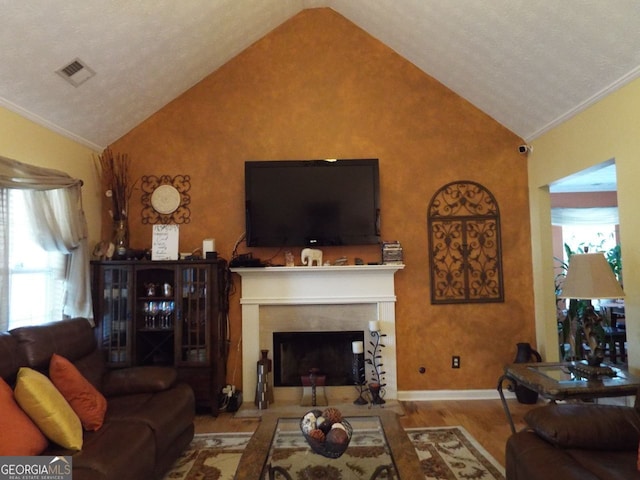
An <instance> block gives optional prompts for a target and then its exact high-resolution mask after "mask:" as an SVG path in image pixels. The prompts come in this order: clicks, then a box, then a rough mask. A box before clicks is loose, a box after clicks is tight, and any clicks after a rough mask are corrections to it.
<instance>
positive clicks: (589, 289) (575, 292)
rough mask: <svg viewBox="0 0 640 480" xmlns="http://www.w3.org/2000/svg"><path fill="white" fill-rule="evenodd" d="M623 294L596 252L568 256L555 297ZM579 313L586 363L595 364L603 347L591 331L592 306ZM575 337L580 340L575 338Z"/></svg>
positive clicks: (613, 295) (604, 297)
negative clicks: (586, 350) (562, 277)
mask: <svg viewBox="0 0 640 480" xmlns="http://www.w3.org/2000/svg"><path fill="white" fill-rule="evenodd" d="M622 297H624V291H623V290H622V287H621V286H620V284H619V283H618V281H617V280H616V277H615V275H614V274H613V271H612V270H611V267H610V266H609V264H608V263H607V260H606V259H605V258H604V254H603V253H602V252H600V253H580V254H574V255H572V256H571V258H570V260H569V268H568V270H567V275H566V277H565V280H564V283H563V284H562V293H561V294H560V295H558V298H566V299H576V300H589V301H590V300H593V299H616V298H622ZM590 308H591V310H590V311H589V312H587V313H586V314H585V315H583V319H582V320H583V328H584V331H585V336H586V337H587V342H588V343H589V347H590V348H591V352H590V353H589V355H588V356H587V363H588V364H589V365H590V366H599V365H600V362H601V361H602V360H603V358H604V355H603V349H602V346H601V345H600V342H599V341H598V338H597V335H596V333H595V332H594V331H593V327H594V326H595V325H594V319H596V318H597V317H596V315H595V313H594V312H593V308H592V307H590ZM576 341H580V340H579V339H576Z"/></svg>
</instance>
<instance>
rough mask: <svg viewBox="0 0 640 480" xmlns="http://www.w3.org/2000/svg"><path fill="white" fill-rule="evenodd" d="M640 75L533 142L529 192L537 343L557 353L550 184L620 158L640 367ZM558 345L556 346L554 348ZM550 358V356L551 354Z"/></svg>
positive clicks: (629, 309)
mask: <svg viewBox="0 0 640 480" xmlns="http://www.w3.org/2000/svg"><path fill="white" fill-rule="evenodd" d="M638 132H640V80H636V81H634V82H632V83H631V84H629V85H627V86H625V87H624V88H622V89H620V90H618V91H616V92H614V93H613V94H611V95H609V96H608V97H606V98H605V99H603V100H601V101H600V102H598V103H597V104H596V105H594V106H592V107H591V108H589V109H587V110H585V111H584V112H582V113H580V114H579V115H577V116H576V117H574V118H572V119H571V120H569V121H567V122H565V123H564V124H562V125H560V126H559V127H557V128H555V129H553V130H552V131H550V132H548V133H547V134H545V135H542V136H541V137H540V138H538V139H536V140H535V141H534V142H532V146H533V153H532V154H531V155H530V157H529V160H528V165H529V195H530V204H531V227H532V247H533V266H534V267H533V268H534V270H533V271H534V290H535V305H536V332H537V340H538V345H539V346H540V348H541V350H543V351H545V350H548V352H549V354H550V355H551V354H554V353H555V354H556V355H557V351H556V350H557V349H555V342H556V341H557V333H556V325H555V309H554V295H553V266H552V262H553V258H552V256H553V253H552V244H551V238H552V235H551V219H550V210H549V194H548V188H547V185H548V184H549V183H551V182H553V181H556V180H559V179H561V178H563V177H566V176H567V175H570V174H573V173H575V172H577V171H580V170H583V169H585V168H589V167H592V166H594V165H597V164H599V163H602V162H604V161H606V160H610V159H615V162H616V169H617V177H618V209H619V215H620V243H621V247H622V262H623V272H624V273H623V276H624V290H625V293H626V297H625V308H626V313H627V318H629V320H630V321H629V322H627V339H628V344H629V366H630V368H632V369H634V370H637V369H639V368H640V349H639V348H638V345H639V343H638V342H639V341H640V324H639V323H638V322H636V321H634V319H637V318H640V248H639V247H640V240H638V239H639V238H640V216H638V214H637V210H638V203H637V202H638V200H639V196H638V182H639V181H640V135H639V133H638ZM551 346H553V348H551ZM550 358H551V357H550Z"/></svg>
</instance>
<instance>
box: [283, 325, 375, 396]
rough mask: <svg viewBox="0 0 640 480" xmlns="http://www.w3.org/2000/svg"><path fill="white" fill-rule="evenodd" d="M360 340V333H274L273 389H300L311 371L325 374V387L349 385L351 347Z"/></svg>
mask: <svg viewBox="0 0 640 480" xmlns="http://www.w3.org/2000/svg"><path fill="white" fill-rule="evenodd" d="M363 340H364V332H363V331H344V332H343V331H340V332H274V333H273V364H274V368H273V383H274V386H276V387H295V386H301V385H302V380H301V377H302V376H306V375H309V371H310V370H311V369H312V368H317V369H318V370H319V373H318V375H325V377H326V378H325V385H327V386H340V385H353V384H354V378H353V373H352V371H351V370H352V367H351V364H352V361H353V350H352V346H351V344H352V342H355V341H363Z"/></svg>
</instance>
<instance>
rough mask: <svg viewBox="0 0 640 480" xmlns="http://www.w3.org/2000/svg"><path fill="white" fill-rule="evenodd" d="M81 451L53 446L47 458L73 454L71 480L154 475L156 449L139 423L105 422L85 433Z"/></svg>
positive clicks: (147, 430)
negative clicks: (96, 428)
mask: <svg viewBox="0 0 640 480" xmlns="http://www.w3.org/2000/svg"><path fill="white" fill-rule="evenodd" d="M84 437H85V440H84V445H83V446H82V450H81V451H79V452H70V451H69V450H65V449H62V448H59V447H56V446H55V445H52V446H51V447H50V448H48V449H47V450H46V451H45V454H46V455H72V456H73V459H72V460H73V480H114V479H117V480H141V479H151V478H159V477H157V476H155V475H154V469H155V461H156V459H155V456H156V446H155V440H154V438H153V432H152V431H151V429H150V428H148V427H147V426H145V425H144V424H140V423H133V422H129V423H126V422H114V423H111V422H105V424H104V426H103V427H102V428H101V429H100V430H97V431H95V432H85V434H84Z"/></svg>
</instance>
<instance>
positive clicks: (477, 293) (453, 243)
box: [427, 181, 504, 304]
mask: <svg viewBox="0 0 640 480" xmlns="http://www.w3.org/2000/svg"><path fill="white" fill-rule="evenodd" d="M427 224H428V231H429V263H430V265H429V266H430V273H431V303H434V304H444V303H482V302H503V301H504V287H503V279H502V248H501V237H500V211H499V209H498V204H497V202H496V200H495V198H494V196H493V195H492V194H491V192H489V190H487V189H486V188H485V187H483V186H482V185H480V184H479V183H476V182H471V181H458V182H452V183H449V184H447V185H445V186H443V187H442V188H440V189H439V190H438V191H437V192H436V193H435V195H434V196H433V198H432V199H431V202H430V203H429V210H428V213H427Z"/></svg>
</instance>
